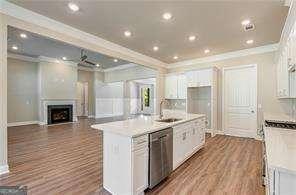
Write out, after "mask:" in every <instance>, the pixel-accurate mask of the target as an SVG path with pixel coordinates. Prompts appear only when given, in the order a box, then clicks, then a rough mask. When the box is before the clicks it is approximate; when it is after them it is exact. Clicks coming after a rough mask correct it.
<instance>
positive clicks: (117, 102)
mask: <svg viewBox="0 0 296 195" xmlns="http://www.w3.org/2000/svg"><path fill="white" fill-rule="evenodd" d="M95 91H96V115H95V116H96V118H102V117H111V116H121V115H123V114H124V83H123V82H113V83H97V85H96V88H95Z"/></svg>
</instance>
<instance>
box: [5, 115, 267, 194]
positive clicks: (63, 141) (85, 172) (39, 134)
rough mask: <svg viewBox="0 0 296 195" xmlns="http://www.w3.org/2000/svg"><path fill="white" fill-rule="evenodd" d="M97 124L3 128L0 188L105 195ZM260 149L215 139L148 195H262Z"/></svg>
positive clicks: (249, 143) (239, 140)
mask: <svg viewBox="0 0 296 195" xmlns="http://www.w3.org/2000/svg"><path fill="white" fill-rule="evenodd" d="M100 122H105V121H102V120H97V121H95V120H89V119H80V120H79V123H72V124H63V125H54V126H38V125H27V126H20V127H10V128H8V161H9V168H10V173H9V174H6V175H2V176H0V185H26V186H27V187H28V194H42V195H44V194H50V195H52V194H73V195H74V194H79V195H80V194H108V192H106V191H105V190H103V189H102V184H103V181H102V180H103V171H102V169H103V164H102V163H103V162H102V160H103V159H102V158H103V154H102V152H103V150H102V133H101V132H99V131H97V130H94V129H91V128H90V125H91V124H93V123H100ZM260 165H261V143H260V142H259V141H255V140H253V139H245V138H236V137H230V136H222V135H218V136H216V137H214V138H207V141H206V145H205V148H204V149H202V150H201V151H199V152H198V153H196V154H195V155H194V156H193V157H192V158H190V159H189V160H188V161H186V162H185V163H184V164H183V165H182V166H180V167H179V168H178V169H177V170H176V171H175V172H173V173H172V175H171V176H170V177H169V178H168V179H167V180H166V181H164V182H162V183H161V184H160V185H159V186H157V187H156V188H155V189H153V190H152V191H148V192H147V194H168V195H171V194H178V195H179V194H181V195H183V194H184V195H187V194H194V195H195V194H250V195H256V194H260V195H261V194H262V195H263V194H264V188H263V187H262V186H261V176H260V171H261V170H260Z"/></svg>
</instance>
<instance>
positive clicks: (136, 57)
mask: <svg viewBox="0 0 296 195" xmlns="http://www.w3.org/2000/svg"><path fill="white" fill-rule="evenodd" d="M0 12H1V13H3V14H5V15H8V16H11V17H14V18H17V19H19V20H22V21H25V22H28V23H30V24H35V25H38V26H41V27H44V28H47V29H49V30H53V31H55V32H59V33H61V34H65V35H68V36H71V37H74V38H76V39H78V40H82V41H84V42H87V43H89V44H95V45H97V46H98V47H100V51H97V52H100V53H102V54H105V55H111V56H113V57H116V58H120V59H124V60H127V61H131V62H135V63H137V64H141V65H145V66H149V67H154V68H166V65H167V64H166V63H164V62H162V61H160V60H157V59H155V58H152V57H149V56H146V55H144V54H141V53H139V52H136V51H133V50H131V49H128V48H126V47H123V46H121V45H118V44H115V43H112V42H110V41H107V40H105V39H102V38H100V37H98V36H95V35H92V34H90V33H87V32H84V31H81V30H79V29H76V28H74V27H72V26H69V25H67V24H64V23H61V22H58V21H56V20H53V19H51V18H48V17H46V16H43V15H41V14H38V13H36V12H33V11H30V10H28V9H25V8H23V7H20V6H18V5H15V4H13V3H10V2H8V1H6V0H0ZM86 49H87V48H86Z"/></svg>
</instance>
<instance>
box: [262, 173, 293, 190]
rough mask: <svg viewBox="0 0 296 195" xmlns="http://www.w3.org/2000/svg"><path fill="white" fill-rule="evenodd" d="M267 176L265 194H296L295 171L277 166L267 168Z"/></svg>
mask: <svg viewBox="0 0 296 195" xmlns="http://www.w3.org/2000/svg"><path fill="white" fill-rule="evenodd" d="M267 177H268V179H267V183H266V194H267V195H294V194H296V173H291V172H288V171H286V170H282V169H277V168H269V169H268V174H267Z"/></svg>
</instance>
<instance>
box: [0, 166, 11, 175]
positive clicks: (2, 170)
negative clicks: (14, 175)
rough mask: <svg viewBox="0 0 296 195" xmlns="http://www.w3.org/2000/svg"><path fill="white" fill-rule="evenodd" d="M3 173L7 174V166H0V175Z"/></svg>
mask: <svg viewBox="0 0 296 195" xmlns="http://www.w3.org/2000/svg"><path fill="white" fill-rule="evenodd" d="M5 173H9V167H8V165H2V166H0V175H2V174H5Z"/></svg>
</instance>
